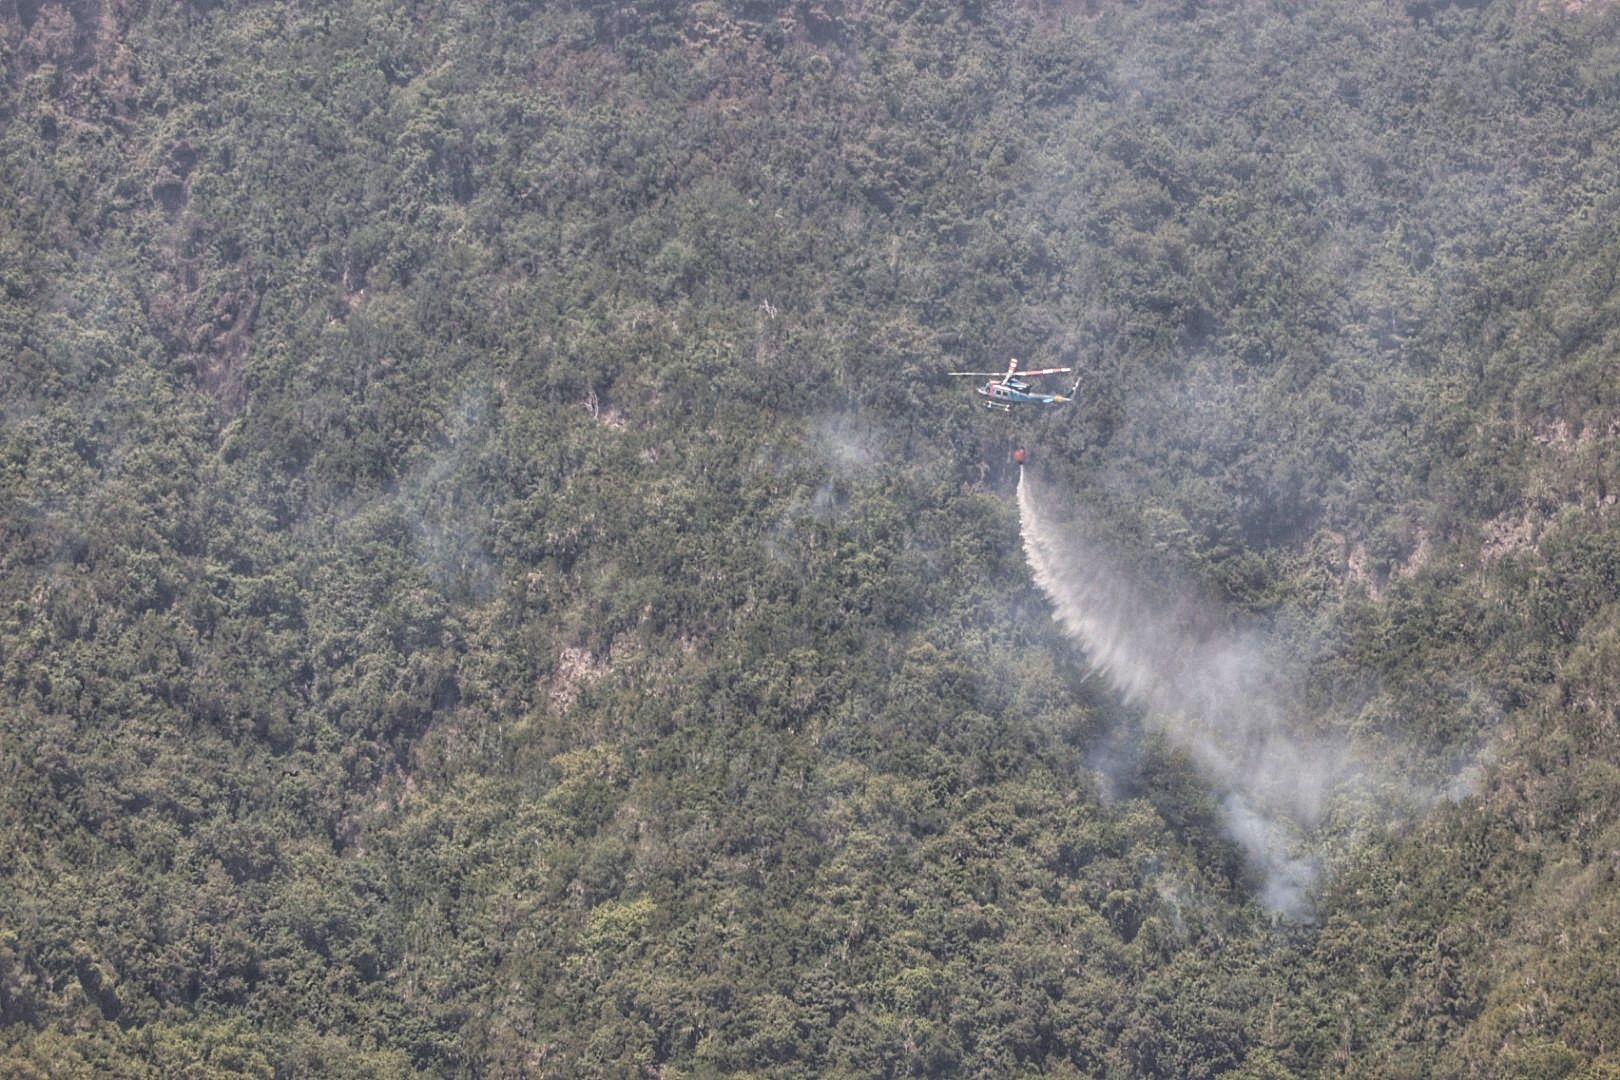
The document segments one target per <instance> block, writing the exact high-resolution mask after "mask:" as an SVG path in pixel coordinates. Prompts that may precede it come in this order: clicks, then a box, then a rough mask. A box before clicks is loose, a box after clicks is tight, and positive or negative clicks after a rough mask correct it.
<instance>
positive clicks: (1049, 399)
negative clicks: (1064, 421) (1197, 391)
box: [947, 356, 1080, 412]
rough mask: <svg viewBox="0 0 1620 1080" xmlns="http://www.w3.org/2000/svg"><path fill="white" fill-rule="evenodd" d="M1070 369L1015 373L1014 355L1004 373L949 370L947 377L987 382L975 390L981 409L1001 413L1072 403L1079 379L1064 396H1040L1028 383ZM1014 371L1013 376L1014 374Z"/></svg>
mask: <svg viewBox="0 0 1620 1080" xmlns="http://www.w3.org/2000/svg"><path fill="white" fill-rule="evenodd" d="M1073 370H1074V368H1066V367H1049V368H1034V369H1031V370H1029V371H1018V358H1017V357H1016V356H1015V357H1013V358H1012V361H1011V362H1010V363H1008V364H1007V370H1006V372H1005V373H1002V372H999V371H952V372H947V374H950V375H971V376H974V377H975V378H982V379H988V380H989V381H988V382H986V383H985V384H984V385H983V386H981V387H979V388H978V390H977V391H976V392H977V393H978V395H979V396H980V397H982V398H984V399H985V400H984V407H985V408H987V409H1000V410H1002V411H1003V412H1012V407H1013V406H1014V405H1065V404H1067V403H1068V402H1071V401H1073V400H1074V394H1075V391H1077V390H1079V389H1080V380H1079V379H1076V380H1075V381H1074V387H1073V388H1072V389H1071V390H1070V391H1069V392H1068V394H1067V395H1064V394H1042V393H1040V392H1038V391H1035V390H1031V389H1030V383H1029V380H1030V379H1033V378H1035V377H1036V376H1038V375H1064V374H1067V373H1068V372H1071V371H1073ZM1015 372H1016V374H1014V373H1015Z"/></svg>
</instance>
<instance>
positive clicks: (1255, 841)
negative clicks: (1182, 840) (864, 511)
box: [1018, 475, 1362, 920]
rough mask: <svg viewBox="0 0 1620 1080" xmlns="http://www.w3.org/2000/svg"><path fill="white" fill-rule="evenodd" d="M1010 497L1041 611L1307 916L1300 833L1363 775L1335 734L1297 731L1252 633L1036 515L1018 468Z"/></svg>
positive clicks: (1307, 854)
mask: <svg viewBox="0 0 1620 1080" xmlns="http://www.w3.org/2000/svg"><path fill="white" fill-rule="evenodd" d="M1018 506H1019V512H1020V518H1021V522H1022V526H1021V527H1022V532H1023V540H1024V552H1025V556H1026V557H1027V559H1028V560H1029V564H1030V568H1031V569H1032V571H1033V572H1034V575H1035V581H1036V584H1038V585H1039V586H1040V588H1041V590H1042V591H1043V592H1045V594H1046V595H1047V597H1048V599H1049V600H1050V601H1051V603H1052V608H1053V617H1054V618H1055V619H1056V620H1057V621H1058V623H1059V625H1061V626H1062V627H1063V629H1064V631H1065V632H1066V633H1067V634H1068V636H1069V637H1070V638H1071V639H1072V640H1073V641H1074V642H1075V643H1076V644H1077V645H1079V647H1080V648H1081V650H1082V651H1083V652H1084V653H1085V655H1086V656H1087V657H1088V658H1089V659H1090V661H1091V666H1092V669H1093V671H1094V672H1096V673H1097V674H1100V675H1101V676H1103V678H1105V679H1106V680H1107V682H1108V683H1109V685H1110V686H1112V687H1113V689H1114V690H1115V691H1116V692H1117V693H1118V694H1119V695H1120V696H1121V697H1122V698H1124V699H1125V700H1126V701H1127V702H1129V703H1131V704H1134V705H1139V706H1141V707H1143V708H1144V709H1145V711H1146V715H1147V722H1148V723H1149V724H1150V725H1151V726H1153V727H1154V728H1155V729H1156V730H1159V731H1161V732H1162V733H1163V735H1164V737H1165V738H1166V739H1167V740H1168V741H1169V742H1170V743H1171V744H1172V745H1174V746H1176V747H1178V748H1180V749H1181V750H1183V751H1184V752H1186V753H1187V754H1188V756H1189V757H1190V758H1191V759H1192V760H1193V761H1194V762H1195V763H1196V765H1197V766H1198V768H1199V770H1200V771H1201V772H1202V774H1203V775H1204V776H1205V777H1206V778H1207V779H1208V781H1209V782H1210V783H1211V784H1212V785H1213V786H1214V787H1215V788H1216V789H1217V791H1218V793H1219V795H1220V805H1221V813H1222V815H1223V818H1224V820H1225V824H1226V828H1227V831H1228V833H1229V834H1230V835H1231V837H1232V839H1233V840H1234V842H1236V843H1237V844H1238V846H1239V847H1240V848H1241V849H1242V850H1243V852H1244V853H1245V855H1246V856H1247V857H1248V859H1249V861H1250V863H1251V865H1252V866H1253V867H1254V868H1255V870H1256V871H1257V872H1259V873H1260V874H1261V875H1262V877H1263V885H1262V888H1261V894H1260V899H1261V901H1262V903H1263V904H1264V905H1265V906H1266V907H1267V909H1268V910H1270V911H1272V912H1274V913H1276V914H1278V915H1282V916H1284V917H1286V918H1291V919H1294V920H1306V919H1309V918H1310V917H1311V913H1312V908H1311V901H1310V893H1311V889H1312V886H1313V884H1314V882H1315V880H1316V877H1317V873H1318V859H1317V857H1316V856H1315V855H1314V854H1313V853H1312V850H1311V845H1310V844H1309V842H1308V836H1307V834H1308V833H1309V832H1310V831H1311V830H1313V829H1315V828H1317V827H1318V826H1319V825H1321V824H1322V822H1323V819H1324V815H1325V813H1326V810H1327V807H1328V803H1329V800H1330V798H1331V797H1332V796H1333V795H1334V794H1335V793H1337V792H1340V791H1347V790H1349V789H1352V788H1357V787H1359V786H1360V785H1361V784H1362V774H1361V772H1360V770H1359V769H1358V767H1357V766H1356V765H1355V764H1354V763H1353V762H1352V760H1351V757H1350V753H1349V747H1348V746H1347V744H1346V743H1345V742H1344V741H1343V740H1342V739H1338V738H1336V737H1334V736H1332V735H1331V734H1326V733H1322V732H1311V731H1309V730H1308V725H1307V723H1306V719H1307V718H1306V717H1304V716H1303V715H1302V713H1303V710H1301V709H1300V708H1299V707H1298V701H1299V695H1298V693H1297V692H1296V690H1295V689H1294V687H1293V686H1292V685H1291V681H1290V679H1289V678H1288V677H1287V674H1286V672H1287V665H1285V664H1282V663H1280V662H1278V661H1277V659H1276V658H1275V657H1274V656H1272V655H1270V650H1269V649H1268V648H1267V645H1266V642H1265V640H1264V638H1263V637H1262V635H1260V634H1259V633H1258V632H1255V631H1245V630H1241V629H1233V628H1232V627H1230V626H1229V625H1226V624H1225V623H1224V622H1223V621H1221V620H1219V619H1216V618H1214V617H1212V614H1211V613H1210V612H1209V611H1208V610H1207V608H1205V607H1203V606H1201V605H1199V604H1198V603H1196V602H1195V601H1193V600H1190V599H1186V598H1183V599H1180V600H1177V601H1174V602H1172V603H1166V602H1165V601H1163V600H1161V599H1160V598H1159V596H1158V592H1159V591H1160V590H1150V589H1149V588H1148V587H1147V585H1146V583H1145V582H1143V581H1142V580H1141V577H1140V574H1139V572H1133V571H1132V570H1131V569H1130V568H1128V567H1127V566H1126V565H1125V564H1124V563H1123V561H1122V560H1120V559H1117V558H1114V557H1112V556H1111V555H1110V553H1109V550H1108V548H1107V546H1106V545H1105V544H1102V543H1099V542H1097V541H1095V540H1093V539H1090V538H1088V537H1087V536H1085V535H1084V534H1083V532H1082V531H1081V530H1080V528H1079V526H1078V525H1076V526H1072V527H1068V526H1066V527H1064V528H1062V529H1059V528H1058V527H1056V526H1054V525H1052V524H1050V523H1048V522H1046V521H1044V520H1043V519H1042V516H1041V513H1040V510H1039V506H1038V500H1037V499H1036V497H1035V494H1034V492H1033V490H1032V486H1031V484H1030V482H1029V480H1028V478H1027V477H1026V476H1023V475H1020V477H1019V483H1018Z"/></svg>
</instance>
